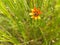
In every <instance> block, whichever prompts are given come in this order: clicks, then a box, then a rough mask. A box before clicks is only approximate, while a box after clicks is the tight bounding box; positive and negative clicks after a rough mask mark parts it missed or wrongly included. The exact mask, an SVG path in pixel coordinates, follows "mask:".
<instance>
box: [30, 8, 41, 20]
mask: <svg viewBox="0 0 60 45" xmlns="http://www.w3.org/2000/svg"><path fill="white" fill-rule="evenodd" d="M40 14H42V12H41V11H40V10H39V9H37V8H33V9H31V13H29V15H31V18H33V19H40Z"/></svg>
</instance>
